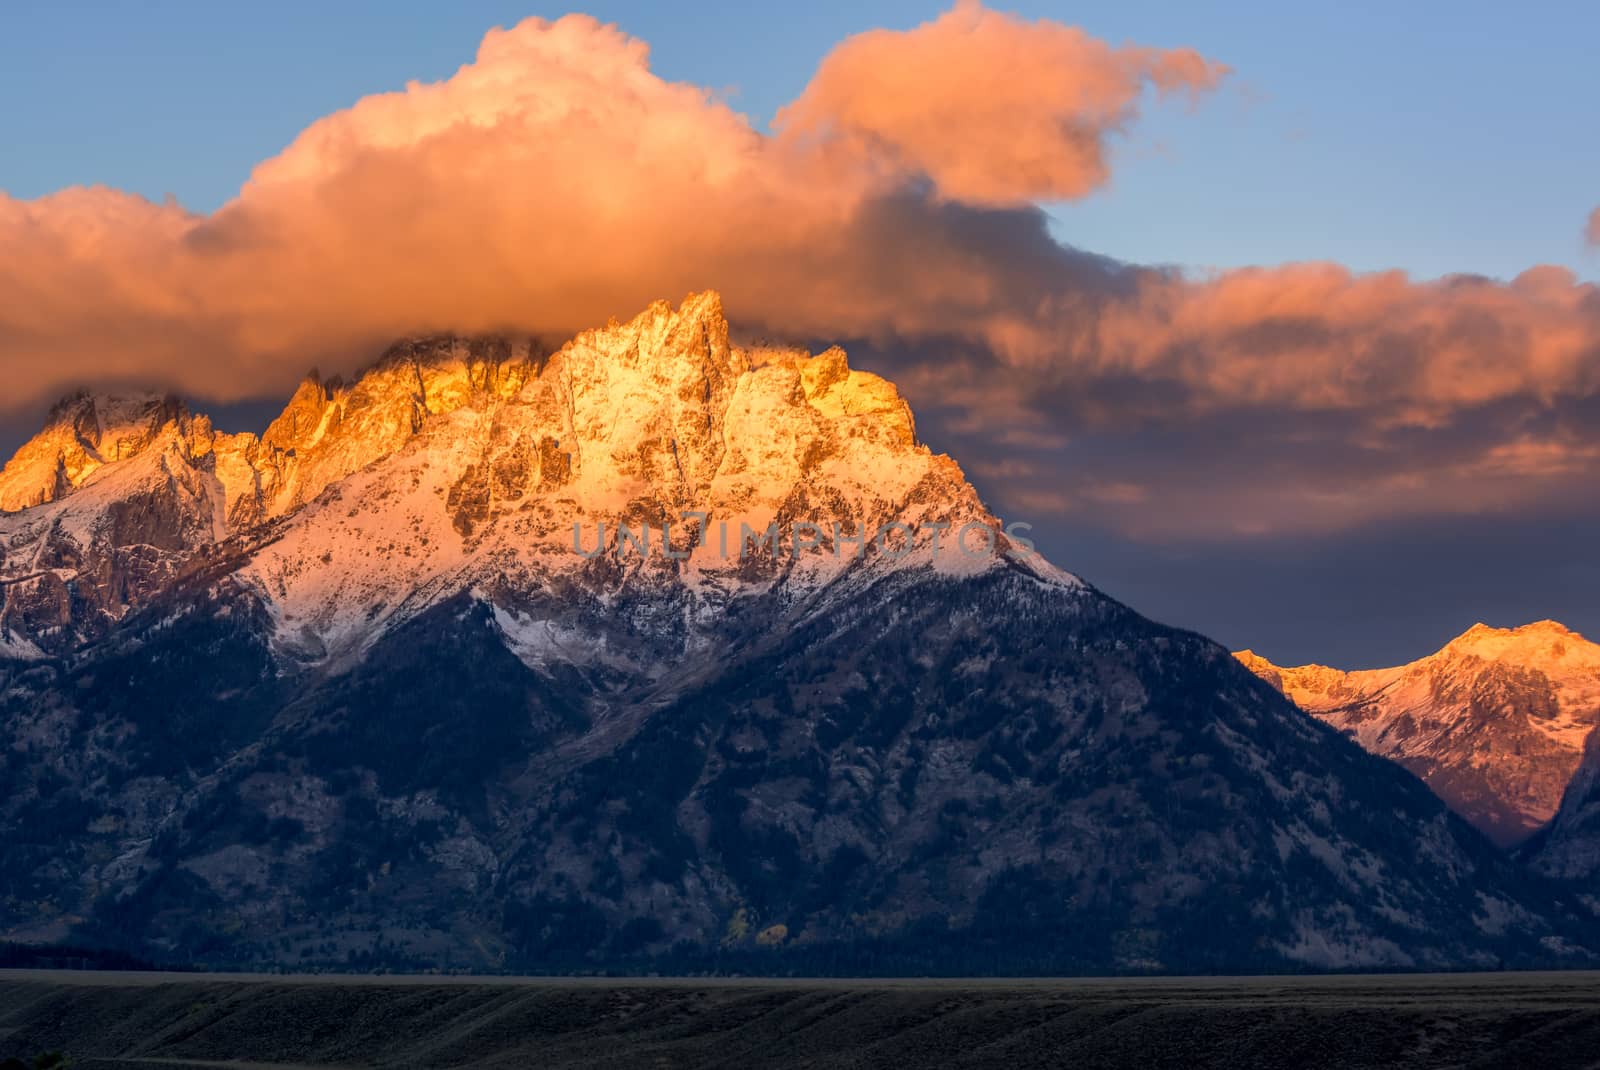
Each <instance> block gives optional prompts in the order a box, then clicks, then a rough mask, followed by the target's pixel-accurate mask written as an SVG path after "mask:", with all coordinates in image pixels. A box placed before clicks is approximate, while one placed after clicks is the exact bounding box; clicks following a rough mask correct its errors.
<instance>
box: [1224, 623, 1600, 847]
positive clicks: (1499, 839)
mask: <svg viewBox="0 0 1600 1070" xmlns="http://www.w3.org/2000/svg"><path fill="white" fill-rule="evenodd" d="M1237 656H1238V658H1239V660H1240V661H1241V662H1243V663H1244V664H1245V665H1246V666H1247V667H1248V668H1250V670H1251V671H1253V672H1255V673H1256V674H1257V675H1258V676H1260V677H1261V678H1262V679H1264V680H1266V681H1267V682H1268V683H1270V684H1272V685H1273V686H1274V687H1276V688H1278V689H1279V690H1280V691H1282V692H1283V693H1284V694H1285V695H1287V696H1288V697H1289V698H1290V699H1292V700H1293V701H1294V702H1295V703H1296V704H1297V705H1299V706H1300V707H1301V708H1302V709H1304V710H1306V711H1307V712H1309V713H1311V714H1312V715H1313V716H1315V717H1317V718H1318V719H1320V720H1322V721H1325V722H1326V723H1328V724H1330V725H1332V726H1333V727H1335V728H1338V729H1339V730H1341V731H1343V732H1345V733H1346V734H1347V735H1349V736H1351V737H1352V738H1353V739H1355V740H1356V741H1357V742H1359V743H1360V744H1361V745H1362V746H1363V747H1365V748H1366V749H1367V750H1369V751H1371V752H1372V753H1374V754H1379V755H1382V756H1384V757H1386V758H1392V759H1394V760H1395V761H1397V762H1399V763H1400V764H1401V765H1403V766H1405V767H1406V768H1407V769H1409V770H1411V771H1412V772H1413V773H1416V774H1417V775H1418V776H1419V777H1421V778H1422V779H1423V780H1424V781H1426V782H1427V784H1428V786H1429V787H1431V788H1432V789H1433V790H1434V792H1435V793H1437V794H1438V796H1439V797H1440V798H1441V799H1443V800H1444V801H1445V802H1446V803H1447V804H1448V805H1449V806H1450V808H1451V809H1452V810H1454V811H1455V812H1456V813H1458V814H1460V815H1461V816H1462V817H1464V818H1466V819H1467V820H1468V821H1470V822H1472V824H1474V825H1476V826H1477V827H1478V828H1479V829H1481V830H1482V831H1483V833H1484V835H1486V836H1488V837H1489V838H1490V839H1491V840H1493V841H1494V842H1495V843H1497V844H1500V845H1501V846H1505V847H1510V846H1515V845H1517V844H1520V843H1522V842H1523V841H1525V840H1527V839H1528V838H1529V837H1531V836H1533V835H1534V833H1536V832H1538V831H1539V830H1540V829H1541V828H1543V827H1544V826H1545V825H1546V824H1547V823H1548V822H1549V821H1550V819H1551V818H1552V817H1553V816H1555V813H1556V810H1557V807H1559V806H1560V805H1561V800H1562V796H1563V794H1564V793H1565V792H1566V791H1567V786H1568V782H1569V781H1571V779H1572V777H1573V774H1574V773H1575V772H1576V771H1577V769H1578V764H1579V759H1580V757H1581V755H1582V753H1583V749H1584V742H1585V740H1586V739H1588V738H1589V736H1590V734H1591V732H1592V731H1593V729H1594V726H1595V724H1596V722H1597V721H1600V646H1596V645H1595V644H1593V643H1591V642H1589V641H1588V640H1586V639H1585V638H1584V637H1583V636H1581V635H1579V634H1577V633H1576V632H1573V631H1570V630H1569V629H1567V628H1565V627H1563V626H1562V625H1560V624H1557V623H1556V622H1555V621H1540V622H1538V623H1536V624H1529V625H1526V626H1524V627H1521V628H1516V629H1504V628H1490V627H1488V626H1487V625H1483V624H1479V625H1475V626H1474V627H1473V628H1471V629H1470V630H1468V631H1467V632H1465V633H1464V634H1462V635H1460V636H1458V637H1457V638H1456V639H1454V640H1452V641H1451V642H1450V643H1449V644H1447V645H1446V646H1445V647H1444V649H1442V650H1440V651H1439V652H1438V653H1437V654H1433V655H1430V656H1428V657H1426V658H1423V659H1421V660H1420V661H1415V662H1412V663H1411V664H1409V665H1402V666H1399V667H1397V668H1393V669H1370V670H1362V671H1357V672H1343V671H1341V670H1338V669H1330V668H1328V667H1327V666H1324V665H1301V666H1298V667H1295V668H1282V667H1279V666H1276V665H1273V664H1272V663H1271V662H1269V661H1267V660H1266V659H1265V658H1262V657H1259V656H1257V655H1255V654H1254V653H1252V652H1251V651H1248V650H1246V651H1243V652H1241V653H1240V654H1238V655H1237Z"/></svg>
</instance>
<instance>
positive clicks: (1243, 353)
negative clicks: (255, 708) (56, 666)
mask: <svg viewBox="0 0 1600 1070" xmlns="http://www.w3.org/2000/svg"><path fill="white" fill-rule="evenodd" d="M1223 73H1224V68H1222V67H1221V66H1220V65H1218V64H1217V63H1215V62H1213V61H1212V60H1209V59H1206V58H1204V57H1201V56H1199V55H1198V54H1196V53H1194V52H1192V51H1190V50H1187V49H1177V50H1170V51H1167V50H1158V49H1149V48H1140V47H1123V48H1114V47H1111V46H1109V45H1106V44H1105V43H1103V42H1100V41H1097V40H1095V39H1093V38H1091V37H1089V36H1087V35H1085V34H1083V33H1082V32H1081V31H1078V30H1075V29H1072V28H1070V27H1066V26H1062V25H1059V24H1055V23H1051V22H1027V21H1024V20H1021V19H1018V18H1015V17H1012V16H1008V15H1003V14H999V13H996V12H992V11H988V10H986V9H984V8H982V7H980V6H978V5H975V4H962V5H960V6H958V7H957V8H956V9H955V10H953V11H951V12H949V13H947V14H946V15H944V16H942V17H940V18H939V19H937V20H935V21H933V22H931V23H928V24H926V25H924V26H921V27H918V28H917V29H914V30H911V31H908V32H904V33H891V32H883V31H879V32H872V33H867V34H863V35H860V36H858V37H854V38H851V39H849V40H847V41H845V42H843V43H841V44H840V45H839V46H838V47H837V48H835V49H834V50H833V52H831V53H830V54H829V55H828V56H827V57H826V58H825V59H824V60H823V62H822V63H821V65H820V67H819V69H818V71H817V74H816V76H815V78H814V79H813V80H812V82H811V83H810V85H808V86H807V87H806V89H805V90H804V91H803V92H802V93H801V94H800V96H799V97H798V98H797V99H796V100H795V101H794V102H793V103H792V104H791V105H790V106H788V107H787V108H785V109H784V110H783V111H782V113H781V114H780V116H779V118H778V121H777V123H776V124H775V132H774V133H773V134H770V135H769V134H765V133H762V132H760V131H758V130H757V129H755V128H754V127H753V126H752V125H751V124H750V122H749V121H748V120H746V119H745V118H744V117H743V116H741V115H739V114H737V113H736V112H734V111H733V110H731V109H730V108H729V107H728V106H727V105H725V104H724V103H722V102H721V101H720V100H719V99H717V98H716V97H715V96H714V95H713V94H711V93H709V92H708V91H706V90H705V89H702V88H700V87H697V86H692V85H685V84H679V83H671V82H667V81H664V80H662V79H661V78H659V77H657V76H656V75H655V74H654V73H652V72H651V70H650V68H649V54H648V49H647V47H646V45H645V44H644V43H643V42H641V41H638V40H636V39H634V38H631V37H628V36H627V35H626V34H624V33H622V32H621V31H619V30H618V29H616V28H615V27H611V26H606V25H602V24H600V23H598V22H596V21H595V20H593V19H590V18H587V17H584V16H569V17H567V18H563V19H560V20H558V21H555V22H546V21H543V20H540V19H530V20H527V21H525V22H523V23H521V24H520V25H518V26H516V27H514V28H512V29H509V30H496V31H493V32H491V33H490V34H489V35H488V36H487V37H486V38H485V39H484V41H483V43H482V46H481V48H480V50H479V52H478V55H477V57H476V59H475V60H474V61H473V62H472V63H470V64H468V65H466V66H464V67H462V68H461V69H460V70H459V71H458V72H456V74H454V75H453V76H451V77H450V78H448V79H445V80H443V81H441V82H437V83H431V84H419V83H412V84H410V85H408V86H407V87H406V88H405V89H403V90H401V91H398V92H393V93H386V94H380V95H376V96H371V97H367V98H365V99H363V100H361V101H359V102H357V103H356V104H355V105H354V106H352V107H350V108H348V109H346V110H344V111H340V112H337V113H335V114H332V115H329V116H328V117H326V118H324V119H321V120H319V121H318V122H316V123H314V124H312V125H311V126H310V127H308V128H307V129H306V130H305V131H303V132H302V133H301V134H300V135H299V136H298V137H297V138H296V139H295V140H294V141H293V142H292V143H291V144H290V145H289V146H288V147H287V148H285V149H284V150H283V151H282V152H281V153H279V154H278V155H276V156H274V157H273V158H271V159H268V160H266V161H264V162H263V163H262V164H260V166H259V167H257V168H256V170H255V172H254V173H253V174H252V175H251V176H250V178H249V180H248V181H247V182H246V183H245V184H244V186H243V188H242V189H241V190H240V192H239V195H238V196H237V197H236V198H235V199H234V200H232V201H231V202H229V203H228V204H227V205H225V206H224V207H222V208H221V209H219V210H218V211H217V212H215V213H213V214H211V215H198V214H194V213H190V212H187V211H185V210H184V209H183V208H182V207H180V206H178V205H176V204H171V203H168V204H155V203H151V202H149V201H146V200H144V199H142V198H139V197H136V196H133V195H130V194H126V193H121V192H118V191H115V190H110V189H104V188H93V189H71V190H66V191H63V192H60V193H57V194H54V195H51V196H47V197H43V198H40V199H37V200H32V201H21V200H16V199H12V198H8V197H6V196H5V195H3V194H0V248H4V249H5V251H6V255H5V256H4V257H3V258H0V362H3V363H4V367H3V373H4V376H5V382H6V384H7V390H8V393H9V396H10V399H11V400H12V402H13V403H18V402H22V401H25V400H28V399H34V398H39V397H43V396H46V395H49V394H52V393H57V392H60V391H61V390H63V389H65V388H67V387H69V386H72V385H76V384H78V383H83V382H91V383H106V382H114V381H131V380H145V381H155V382H158V383H161V384H164V385H168V386H174V387H177V388H180V389H182V390H184V391H186V392H188V393H190V394H192V395H196V396H198V397H200V398H202V399H215V400H230V399H236V398H241V397H248V396H257V395H261V394H263V393H280V392H285V391H286V390H287V389H288V388H289V387H290V386H291V385H292V383H293V381H294V380H295V379H296V378H297V377H298V376H299V375H300V374H301V373H303V372H304V370H305V369H306V368H308V367H309V366H311V365H313V364H318V365H321V366H323V367H324V369H325V370H331V369H333V368H349V367H352V366H354V365H356V364H359V363H361V362H363V361H364V360H366V359H368V358H369V357H370V356H371V355H372V354H373V353H374V352H375V351H376V350H377V348H378V347H380V346H381V345H383V344H384V343H386V342H387V341H388V340H390V339H392V338H394V337H395V336H398V335H403V334H409V333H416V332H423V331H434V330H458V331H480V330H496V329H517V330H526V331H535V332H540V333H546V334H560V333H564V332H567V331H571V330H575V329H580V328H583V327H586V326H590V325H593V324H595V323H600V322H604V321H605V320H606V319H607V318H608V317H610V316H626V315H630V314H632V313H633V312H635V311H637V309H639V308H641V307H643V306H644V305H645V304H646V303H648V302H649V301H650V300H652V299H654V298H657V297H662V296H668V297H676V296H679V295H681V294H683V293H685V292H687V291H689V290H692V289H701V288H708V287H709V288H718V289H721V290H722V291H723V294H724V297H725V302H726V306H727V308H728V309H729V312H730V314H731V315H732V316H733V318H734V319H735V320H736V321H738V322H739V323H740V324H741V325H743V326H745V327H746V328H747V329H750V330H760V331H763V332H768V333H772V334H778V335H785V336H789V337H794V338H799V339H807V340H810V339H840V340H845V341H849V340H853V339H854V340H862V341H865V342H867V343H870V345H871V346H872V347H873V348H875V349H876V350H877V351H878V359H880V360H881V361H883V362H884V364H885V365H886V370H888V371H890V372H891V373H893V374H895V375H896V377H897V378H900V379H901V380H902V381H903V383H904V385H905V388H906V389H907V391H908V393H909V394H910V395H911V397H912V399H913V401H914V402H915V403H916V404H917V405H918V406H919V408H929V409H937V408H942V409H944V410H946V417H947V422H946V426H948V427H950V428H952V429H953V430H952V435H953V436H955V437H961V436H963V435H969V434H970V435H972V436H974V437H975V436H977V435H979V434H980V433H981V435H982V439H981V441H978V442H975V443H974V444H973V445H972V446H971V449H972V450H973V453H972V456H974V457H975V458H976V459H978V460H986V461H995V462H998V461H999V460H1001V459H1003V457H1004V456H1010V455H1016V456H1019V457H1024V458H1025V459H1027V460H1029V461H1030V462H1038V463H1044V462H1045V461H1048V460H1049V459H1050V458H1056V462H1055V463H1057V464H1063V463H1064V464H1067V465H1068V467H1067V468H1065V469H1062V470H1060V474H1059V475H1057V476H1055V477H1052V478H1051V479H1050V480H1049V482H1050V484H1051V485H1050V486H1048V487H1044V488H1041V487H1040V486H1039V484H1038V482H1034V483H1032V484H1028V485H1026V486H1025V485H1024V481H1023V480H1022V479H1021V477H1016V478H1013V477H1005V479H997V482H996V486H1001V487H1002V489H1004V486H1014V488H1015V490H1016V492H1017V494H1019V495H1020V494H1022V493H1023V492H1024V491H1025V490H1031V494H1032V497H1031V500H1032V501H1034V502H1035V503H1036V504H1041V505H1042V504H1043V503H1045V502H1046V501H1047V500H1048V501H1053V502H1056V503H1057V504H1058V506H1059V508H1060V509H1067V508H1079V509H1081V508H1094V509H1097V510H1100V511H1102V512H1103V513H1104V515H1105V516H1107V517H1108V518H1109V519H1110V522H1114V523H1116V524H1118V525H1120V526H1122V527H1123V528H1125V529H1127V530H1137V531H1147V532H1154V531H1157V530H1158V529H1160V528H1161V526H1162V525H1164V524H1165V525H1173V524H1195V525H1213V526H1216V527H1218V528H1219V529H1221V528H1224V527H1226V528H1228V529H1230V530H1250V531H1255V530H1275V529H1279V528H1282V527H1284V526H1292V525H1296V524H1300V525H1306V526H1313V527H1318V526H1320V527H1325V526H1330V525H1334V524H1338V523H1350V522H1358V521H1359V519H1360V518H1361V517H1365V516H1369V515H1379V514H1386V513H1392V512H1395V511H1398V510H1404V509H1417V508H1421V509H1427V510H1440V509H1447V508H1474V509H1478V508H1498V507H1505V506H1507V505H1508V504H1512V503H1517V502H1523V501H1527V500H1529V499H1530V498H1537V497H1538V496H1539V495H1547V494H1555V493H1558V492H1560V488H1562V487H1565V486H1566V485H1567V483H1568V482H1570V480H1572V479H1574V478H1577V477H1575V476H1574V475H1573V472H1575V471H1577V472H1580V473H1582V474H1583V475H1585V476H1586V475H1587V474H1588V473H1590V472H1592V471H1594V468H1595V465H1596V464H1597V463H1600V462H1596V461H1595V459H1594V456H1593V454H1592V452H1591V451H1592V449H1593V447H1594V445H1595V442H1594V440H1595V438H1596V436H1595V435H1594V434H1593V433H1591V432H1590V431H1589V430H1588V428H1589V427H1590V426H1593V424H1592V422H1589V423H1586V422H1585V421H1586V419H1587V415H1586V414H1590V413H1592V406H1593V404H1594V403H1595V402H1596V399H1597V398H1600V382H1597V377H1600V292H1597V290H1596V288H1595V287H1594V286H1591V285H1582V284H1579V283H1578V282H1576V281H1575V280H1574V279H1573V278H1572V276H1571V275H1570V274H1568V273H1566V272H1564V271H1562V270H1560V269H1555V268H1536V269H1533V270H1531V271H1529V272H1527V273H1525V274H1524V275H1522V276H1521V277H1519V278H1517V279H1515V280H1513V281H1512V282H1510V283H1498V282H1493V281H1489V280H1484V279H1476V278H1452V279H1445V280H1441V281H1436V282H1416V281H1413V280H1411V279H1408V278H1407V277H1405V276H1404V275H1401V274H1373V275H1354V274H1351V273H1350V272H1348V271H1346V270H1344V269H1342V268H1339V267H1337V266H1335V265H1330V264H1318V263H1308V264H1299V265H1290V266H1286V267H1280V268H1271V269H1253V270H1245V271H1234V272H1225V273H1220V274H1216V275H1213V276H1208V277H1201V278H1195V277H1190V276H1186V275H1184V274H1181V273H1177V272H1173V271H1166V270H1152V269H1144V268H1139V267H1135V266H1130V265H1125V264H1120V263H1117V262H1115V261H1111V260H1107V259H1104V258H1101V257H1096V256H1093V255H1090V254H1087V253H1084V252H1080V251H1078V250H1074V249H1071V248H1068V247H1065V246H1063V245H1061V244H1059V243H1058V242H1056V241H1055V240H1054V239H1053V238H1052V237H1051V236H1050V234H1049V231H1048V228H1047V227H1046V220H1045V217H1044V216H1043V214H1042V213H1041V212H1040V211H1039V210H1038V209H1037V208H1035V207H1034V206H1033V205H1032V203H1031V202H1033V201H1035V200H1042V199H1047V198H1064V197H1076V196H1082V195H1084V194H1087V193H1090V192H1092V191H1093V190H1094V189H1096V188H1098V187H1099V186H1100V185H1102V184H1103V183H1104V182H1105V181H1106V179H1107V174H1108V167H1109V163H1108V160H1109V152H1110V148H1109V147H1110V145H1111V144H1112V143H1113V141H1114V139H1115V138H1116V137H1117V136H1118V135H1119V134H1121V133H1122V132H1123V131H1125V130H1126V129H1127V128H1128V126H1129V124H1130V123H1131V122H1132V121H1133V120H1134V118H1135V117H1136V114H1137V109H1138V107H1139V105H1140V102H1141V100H1142V99H1143V97H1144V96H1145V95H1146V93H1148V92H1154V93H1156V94H1161V93H1178V94H1183V95H1194V94H1203V93H1205V92H1207V91H1209V90H1211V89H1213V88H1214V87H1215V86H1216V85H1217V84H1218V82H1219V80H1220V79H1221V78H1222V76H1223ZM1592 229H1593V223H1592V222H1591V230H1592ZM1245 428H1249V429H1254V430H1253V432H1252V433H1253V434H1254V435H1255V436H1256V438H1255V441H1249V442H1247V441H1245V440H1244V439H1242V438H1238V436H1240V435H1244V433H1245V432H1244V431H1242V430H1241V429H1245ZM963 429H967V430H963ZM1312 432H1314V433H1312ZM1308 434H1309V435H1310V437H1309V438H1308V437H1306V436H1307V435H1308ZM1119 436H1121V437H1119ZM1136 436H1143V437H1142V438H1139V439H1138V440H1137V441H1135V437H1136ZM1273 436H1277V437H1273ZM1295 436H1300V437H1299V438H1296V437H1295ZM1102 440H1104V441H1106V442H1108V443H1110V444H1109V445H1107V447H1106V452H1105V455H1104V456H1097V457H1093V458H1086V459H1085V460H1086V462H1088V463H1092V464H1093V465H1094V466H1095V467H1094V468H1093V470H1090V469H1087V468H1085V469H1082V470H1080V469H1079V468H1077V467H1073V466H1074V465H1076V463H1077V462H1076V461H1075V460H1073V461H1069V462H1062V461H1060V458H1062V457H1072V456H1073V454H1072V450H1073V449H1075V448H1077V447H1079V446H1081V445H1082V444H1083V443H1085V442H1096V441H1102ZM1236 440H1237V441H1238V443H1239V448H1238V449H1237V450H1233V452H1229V451H1230V450H1232V444H1233V443H1235V441H1236ZM1141 443H1142V445H1141ZM1163 446H1170V447H1171V448H1170V450H1169V451H1167V452H1163ZM1246 447H1248V448H1246ZM1208 450H1209V451H1210V452H1209V453H1208ZM963 455H966V454H965V449H964V450H963ZM1252 455H1255V456H1258V457H1259V456H1268V457H1269V463H1265V464H1260V463H1258V464H1257V467H1256V468H1255V470H1253V471H1250V472H1248V473H1243V474H1241V473H1242V472H1243V466H1247V465H1248V463H1249V458H1250V457H1251V456H1252ZM1201 463H1204V464H1208V465H1210V466H1211V468H1210V469H1207V470H1206V471H1203V472H1199V471H1196V470H1195V468H1194V466H1195V465H1197V464H1201ZM996 471H1000V469H997V470H996ZM1230 473H1231V474H1230ZM1213 476H1214V478H1213ZM1006 480H1010V482H1006ZM1002 484H1003V485H1002ZM1019 500H1020V498H1019ZM1208 503H1209V504H1208ZM1452 503H1454V504H1453V505H1452ZM1211 506H1217V507H1218V508H1219V509H1221V510H1222V511H1220V512H1219V511H1217V510H1215V509H1211ZM1208 510H1210V511H1208ZM1218 518H1221V519H1218ZM1340 518H1343V519H1340ZM1352 518H1353V519H1352Z"/></svg>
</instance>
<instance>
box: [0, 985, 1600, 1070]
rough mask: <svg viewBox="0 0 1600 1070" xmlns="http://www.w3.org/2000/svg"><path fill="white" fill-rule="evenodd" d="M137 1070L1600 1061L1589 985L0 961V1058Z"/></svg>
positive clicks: (89, 1069)
mask: <svg viewBox="0 0 1600 1070" xmlns="http://www.w3.org/2000/svg"><path fill="white" fill-rule="evenodd" d="M52 1050H58V1051H61V1052H62V1053H64V1054H65V1055H66V1056H68V1057H69V1058H70V1059H71V1060H72V1065H73V1066H74V1067H75V1068H77V1070H110V1068H115V1067H123V1068H126V1067H143V1068H145V1070H162V1068H169V1067H170V1068H178V1067H188V1068H195V1067H201V1068H204V1067H232V1068H235V1070H251V1068H260V1070H267V1068H275V1070H298V1068H305V1070H310V1068H325V1067H355V1066H364V1067H395V1068H413V1067H417V1068H420V1067H507V1068H510V1067H528V1066H538V1067H545V1068H566V1067H607V1068H622V1067H661V1068H679V1067H727V1068H757V1067H759V1068H765V1067H781V1068H791V1067H792V1068H799V1067H883V1068H891V1067H919V1068H932V1067H951V1068H956V1067H963V1068H967V1067H1005V1068H1007V1070H1022V1068H1026V1067H1062V1066H1074V1067H1076V1066H1139V1067H1144V1068H1151V1067H1208V1066H1216V1067H1224V1066H1226V1067H1239V1066H1264V1067H1296V1068H1301V1067H1323V1066H1327V1067H1334V1066H1338V1067H1369V1066H1370V1067H1378V1066H1395V1065H1402V1066H1408V1067H1476V1066H1496V1067H1502V1066H1540V1067H1565V1066H1600V974H1597V973H1563V974H1555V973H1526V974H1513V973H1501V974H1465V975H1395V976H1344V977H1315V978H1307V977H1258V978H1170V979H1169V978H1163V979H1133V980H1129V979H1104V980H985V981H974V980H926V981H923V980H905V981H879V980H767V981H757V980H732V979H684V980H666V979H659V980H658V979H648V980H620V979H576V980H575V979H500V978H476V977H474V978H467V977H333V976H307V977H272V976H244V975H238V976H219V975H193V974H187V975H186V974H154V973H81V972H70V973H68V972H43V971H0V1059H4V1058H7V1057H19V1058H23V1059H32V1058H34V1057H37V1056H38V1055H39V1054H41V1053H43V1052H46V1051H52Z"/></svg>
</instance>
